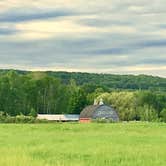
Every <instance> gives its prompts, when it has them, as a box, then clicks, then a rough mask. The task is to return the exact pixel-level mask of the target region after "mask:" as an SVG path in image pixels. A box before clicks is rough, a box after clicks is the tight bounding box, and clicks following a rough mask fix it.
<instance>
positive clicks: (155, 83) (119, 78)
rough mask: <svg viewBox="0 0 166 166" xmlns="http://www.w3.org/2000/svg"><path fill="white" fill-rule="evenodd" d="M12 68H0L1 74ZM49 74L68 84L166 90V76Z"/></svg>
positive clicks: (21, 72)
mask: <svg viewBox="0 0 166 166" xmlns="http://www.w3.org/2000/svg"><path fill="white" fill-rule="evenodd" d="M8 71H10V70H0V74H3V73H7V72H8ZM16 72H17V73H19V74H28V73H31V72H30V71H21V70H16ZM43 73H46V74H47V75H49V76H53V77H56V78H60V79H61V80H62V82H63V83H64V84H68V83H69V82H70V80H71V79H73V80H75V81H76V83H77V84H78V85H85V84H92V85H96V86H100V87H103V88H108V89H131V90H137V89H143V90H146V89H147V90H154V91H164V92H166V78H161V77H155V76H148V75H138V76H135V75H114V74H94V73H80V72H54V71H46V72H43Z"/></svg>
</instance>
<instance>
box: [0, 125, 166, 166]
mask: <svg viewBox="0 0 166 166" xmlns="http://www.w3.org/2000/svg"><path fill="white" fill-rule="evenodd" d="M0 165H2V166H107V165H108V166H165V165H166V124H163V123H118V124H77V123H76V124H69V123H63V124H0Z"/></svg>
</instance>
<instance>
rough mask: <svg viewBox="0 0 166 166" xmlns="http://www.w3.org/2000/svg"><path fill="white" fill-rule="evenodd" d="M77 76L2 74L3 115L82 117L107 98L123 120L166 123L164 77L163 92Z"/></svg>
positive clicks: (14, 72) (11, 72)
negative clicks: (99, 101)
mask: <svg viewBox="0 0 166 166" xmlns="http://www.w3.org/2000/svg"><path fill="white" fill-rule="evenodd" d="M85 75H86V74H85ZM77 76H79V74H78V75H77V74H76V76H75V77H77ZM75 77H74V78H73V77H70V79H69V78H68V77H67V76H66V75H63V78H60V77H58V76H55V73H54V74H53V73H52V72H51V74H50V72H18V71H13V70H11V71H1V72H0V112H4V113H6V114H9V115H11V116H16V115H20V114H23V115H35V114H37V113H41V114H79V113H80V112H81V111H82V109H83V108H84V107H85V106H87V105H89V104H93V101H94V99H100V98H103V99H104V102H105V103H106V104H108V105H112V107H114V108H115V109H116V111H117V112H118V114H119V116H120V119H121V120H127V121H128V120H147V121H153V120H155V121H166V92H165V91H164V90H163V91H161V89H162V88H163V87H162V86H161V85H163V84H164V81H163V79H162V78H161V79H162V81H161V82H160V81H159V82H158V84H157V85H160V86H161V88H160V89H158V88H157V90H155V88H152V87H151V88H147V89H144V90H143V89H142V88H140V87H137V88H136V89H135V88H134V89H131V88H127V89H125V88H124V89H122V87H121V88H117V87H114V86H112V84H111V83H110V85H109V86H105V84H100V83H99V82H100V81H99V82H98V81H97V77H98V76H97V77H96V78H93V81H92V82H91V81H89V80H88V79H90V78H89V77H87V78H86V79H87V80H84V81H85V82H84V83H83V82H82V83H81V82H78V80H79V77H78V78H77V79H76V78H75ZM80 77H82V76H80ZM65 78H66V80H67V81H65ZM117 78H118V77H117ZM120 78H121V76H119V79H120ZM91 79H92V78H91ZM148 79H149V78H148ZM80 81H81V80H80ZM103 82H104V78H103ZM108 82H109V81H108ZM115 82H116V81H115ZM151 82H153V81H151ZM148 83H149V81H148V82H146V84H148ZM131 84H132V82H131ZM149 84H150V85H151V83H149Z"/></svg>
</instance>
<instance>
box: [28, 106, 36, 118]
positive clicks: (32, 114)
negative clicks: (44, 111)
mask: <svg viewBox="0 0 166 166" xmlns="http://www.w3.org/2000/svg"><path fill="white" fill-rule="evenodd" d="M29 116H32V117H34V118H36V117H37V111H36V110H35V109H34V108H31V111H30V113H29Z"/></svg>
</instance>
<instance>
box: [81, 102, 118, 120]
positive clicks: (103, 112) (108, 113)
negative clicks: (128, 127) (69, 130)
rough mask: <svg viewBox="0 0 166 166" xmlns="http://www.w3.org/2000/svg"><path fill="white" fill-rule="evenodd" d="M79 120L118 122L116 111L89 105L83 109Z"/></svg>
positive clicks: (106, 107)
mask: <svg viewBox="0 0 166 166" xmlns="http://www.w3.org/2000/svg"><path fill="white" fill-rule="evenodd" d="M80 118H91V119H98V118H104V119H112V120H114V121H118V120H119V117H118V115H117V113H116V111H115V110H114V109H113V108H112V107H111V106H108V105H105V104H103V105H90V106H87V107H85V108H84V109H83V111H82V112H81V114H80Z"/></svg>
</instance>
